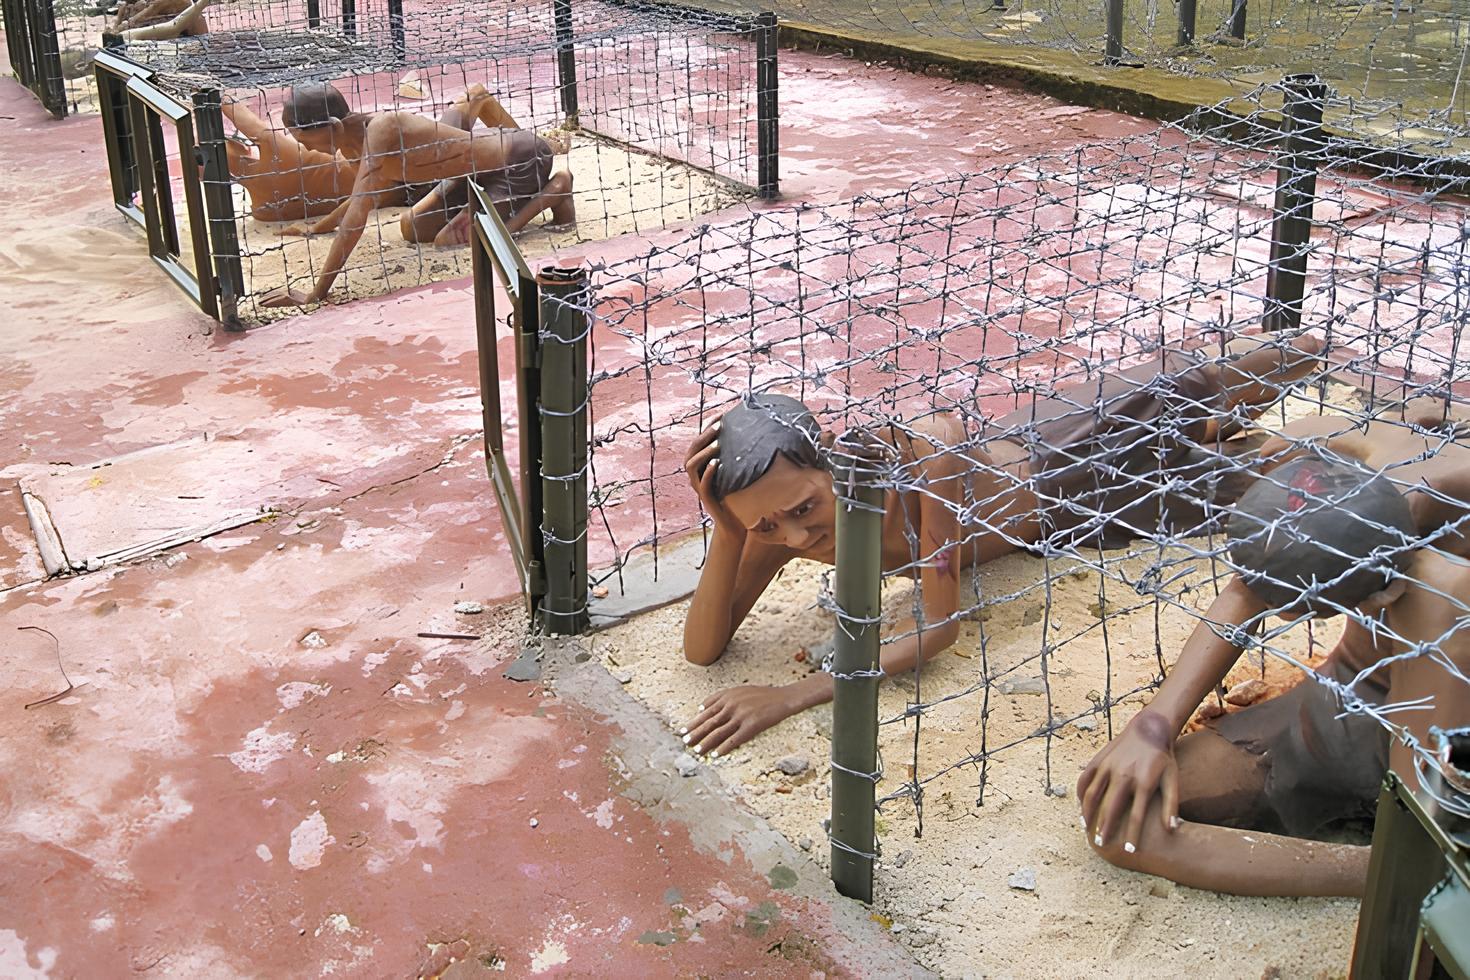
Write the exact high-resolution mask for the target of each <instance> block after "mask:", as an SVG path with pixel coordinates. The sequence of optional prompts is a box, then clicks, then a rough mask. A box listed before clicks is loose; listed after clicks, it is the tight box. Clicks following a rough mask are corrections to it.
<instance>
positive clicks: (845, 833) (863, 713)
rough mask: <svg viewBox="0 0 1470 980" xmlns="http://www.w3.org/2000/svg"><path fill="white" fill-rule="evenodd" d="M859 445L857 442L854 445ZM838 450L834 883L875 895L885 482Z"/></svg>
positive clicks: (869, 465) (866, 463) (854, 894)
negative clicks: (879, 665) (880, 607)
mask: <svg viewBox="0 0 1470 980" xmlns="http://www.w3.org/2000/svg"><path fill="white" fill-rule="evenodd" d="M854 448H855V447H854ZM860 453H861V450H857V452H853V453H848V452H845V451H844V450H843V447H842V445H841V443H839V444H838V447H837V449H835V450H834V456H833V461H834V464H835V465H834V466H833V473H832V482H833V487H834V488H835V489H836V491H837V495H838V506H837V540H836V548H837V554H836V567H837V571H836V583H835V585H834V593H835V598H836V600H837V630H836V632H835V634H834V636H833V640H834V642H833V651H832V826H831V843H832V882H833V884H835V885H836V886H837V890H838V891H839V892H841V893H842V894H843V895H846V896H847V897H848V898H855V899H858V900H859V901H863V902H870V901H872V899H873V858H874V853H873V852H874V848H875V839H874V810H873V805H874V798H875V795H876V789H877V787H876V781H877V776H876V773H877V770H878V637H879V632H878V631H879V624H878V615H879V599H880V593H881V591H882V587H883V488H882V486H881V485H880V484H879V481H878V477H879V475H880V472H881V470H880V467H879V464H878V463H876V462H875V461H874V460H872V459H868V458H864V457H863V456H862V455H860Z"/></svg>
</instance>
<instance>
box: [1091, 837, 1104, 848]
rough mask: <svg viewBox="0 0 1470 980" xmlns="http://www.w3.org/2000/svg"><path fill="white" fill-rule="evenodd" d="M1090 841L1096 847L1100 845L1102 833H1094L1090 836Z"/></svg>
mask: <svg viewBox="0 0 1470 980" xmlns="http://www.w3.org/2000/svg"><path fill="white" fill-rule="evenodd" d="M1092 842H1093V843H1094V844H1096V845H1097V846H1098V847H1102V834H1094V835H1093V837H1092Z"/></svg>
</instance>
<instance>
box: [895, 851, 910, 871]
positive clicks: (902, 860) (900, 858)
mask: <svg viewBox="0 0 1470 980" xmlns="http://www.w3.org/2000/svg"><path fill="white" fill-rule="evenodd" d="M913 856H914V852H913V851H900V852H899V853H898V855H897V856H896V857H894V859H893V866H894V867H895V868H901V867H903V866H904V865H905V864H908V863H909V859H910V858H912V857H913Z"/></svg>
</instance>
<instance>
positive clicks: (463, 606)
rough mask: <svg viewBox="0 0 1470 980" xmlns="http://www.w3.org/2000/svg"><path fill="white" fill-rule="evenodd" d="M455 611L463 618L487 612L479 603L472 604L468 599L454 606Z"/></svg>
mask: <svg viewBox="0 0 1470 980" xmlns="http://www.w3.org/2000/svg"><path fill="white" fill-rule="evenodd" d="M454 611H455V612H457V613H459V614H460V615H461V616H478V615H480V613H482V612H484V611H485V607H484V606H482V605H480V604H479V603H478V602H471V601H470V600H468V599H466V600H464V601H462V602H456V603H455V604H454Z"/></svg>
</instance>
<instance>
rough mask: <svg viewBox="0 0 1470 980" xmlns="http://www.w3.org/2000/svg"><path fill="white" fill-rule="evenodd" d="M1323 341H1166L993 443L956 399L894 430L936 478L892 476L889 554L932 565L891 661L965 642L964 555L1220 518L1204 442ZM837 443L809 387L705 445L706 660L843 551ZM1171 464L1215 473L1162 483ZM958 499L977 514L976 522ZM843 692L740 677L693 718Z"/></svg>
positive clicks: (723, 733) (724, 738)
mask: <svg viewBox="0 0 1470 980" xmlns="http://www.w3.org/2000/svg"><path fill="white" fill-rule="evenodd" d="M1320 349H1321V345H1320V343H1319V342H1318V341H1316V340H1315V339H1314V338H1311V337H1301V338H1298V339H1297V340H1296V341H1295V343H1294V344H1288V343H1286V342H1284V341H1282V342H1269V341H1267V342H1263V341H1262V340H1259V339H1246V340H1245V341H1244V342H1243V343H1241V344H1239V345H1238V346H1237V347H1236V348H1235V350H1234V351H1233V352H1232V354H1233V356H1232V357H1230V358H1229V359H1227V360H1225V361H1224V362H1223V363H1206V362H1204V358H1202V357H1200V356H1199V355H1198V354H1190V353H1188V352H1184V351H1172V352H1168V353H1166V354H1165V355H1164V356H1163V357H1162V358H1161V359H1159V360H1155V361H1154V362H1153V363H1150V364H1144V365H1141V366H1139V367H1136V368H1133V369H1130V370H1128V371H1124V372H1122V373H1121V374H1118V375H1111V376H1105V377H1102V378H1100V379H1099V380H1098V381H1096V382H1093V383H1092V384H1090V385H1085V386H1081V387H1077V388H1073V389H1071V390H1069V391H1066V392H1063V393H1061V394H1058V395H1057V396H1055V397H1053V398H1049V399H1042V400H1039V401H1038V402H1037V403H1036V404H1035V405H1029V406H1027V407H1026V408H1024V409H1021V410H1020V411H1017V412H1015V413H1013V414H1011V415H1010V416H1007V417H1005V418H1002V419H1000V420H997V421H994V422H991V423H990V424H989V426H988V427H987V430H986V431H985V432H983V433H982V436H981V438H980V440H978V443H979V444H978V445H975V444H974V443H972V441H971V440H970V438H969V436H968V435H967V434H966V433H965V431H964V428H963V426H962V424H961V423H960V421H959V420H958V419H956V418H955V417H953V416H950V415H937V416H934V417H932V418H930V419H928V420H926V421H925V422H924V424H923V425H922V426H919V427H913V428H910V429H908V430H906V431H899V430H898V428H897V427H894V429H893V431H891V432H889V433H888V434H887V435H886V436H885V437H884V438H883V441H884V442H885V443H886V444H887V445H888V446H889V447H890V448H891V450H892V452H893V454H894V455H895V456H896V457H897V460H898V464H899V466H900V467H902V471H903V474H904V477H905V480H906V482H910V483H913V484H922V485H926V486H927V492H924V491H918V490H914V491H907V492H903V493H900V492H898V491H896V490H889V491H888V492H887V494H886V497H885V500H884V518H883V567H884V569H885V570H887V571H894V570H898V569H906V570H908V571H909V574H913V575H916V577H918V578H919V579H920V582H921V584H922V591H923V619H924V623H923V628H922V629H917V628H916V626H915V624H914V622H913V621H911V620H910V621H906V622H904V623H901V624H900V625H899V626H898V627H897V630H898V631H899V632H900V633H903V634H907V635H905V636H903V638H902V639H900V640H898V641H896V642H894V643H891V644H885V645H884V647H883V653H882V669H883V671H884V673H886V674H894V673H901V672H904V671H908V670H912V669H913V668H914V666H915V665H916V664H918V663H922V662H924V661H927V660H929V659H931V658H932V657H934V656H935V655H937V654H938V653H940V652H941V651H943V650H945V649H946V648H948V647H949V646H950V645H951V644H953V643H954V641H955V639H956V638H957V637H958V635H959V629H960V623H959V617H958V616H957V615H956V614H957V612H958V610H959V601H960V570H961V569H962V568H965V567H967V566H970V565H973V564H977V563H981V562H986V561H989V560H990V559H992V558H996V557H998V556H1000V555H1003V554H1007V553H1009V552H1012V551H1015V550H1018V549H1020V548H1025V547H1030V546H1033V545H1036V544H1038V543H1039V542H1041V541H1042V540H1043V539H1047V540H1048V541H1050V542H1052V543H1054V544H1070V545H1074V546H1077V545H1081V544H1084V543H1087V542H1092V543H1093V546H1094V547H1095V546H1096V543H1097V542H1099V541H1119V542H1121V541H1126V540H1127V539H1130V538H1132V537H1136V536H1137V535H1138V534H1139V533H1146V532H1151V531H1153V530H1154V529H1155V528H1157V527H1158V526H1159V524H1160V521H1161V520H1162V521H1163V522H1164V523H1165V524H1166V525H1168V526H1170V527H1172V528H1174V529H1176V532H1177V533H1181V534H1188V533H1190V532H1191V531H1194V530H1197V529H1202V528H1203V527H1204V526H1205V525H1207V524H1208V523H1209V520H1210V518H1209V515H1207V514H1206V513H1205V509H1204V507H1203V506H1202V505H1201V503H1200V502H1199V499H1198V498H1203V497H1208V496H1209V495H1210V490H1209V488H1208V484H1209V481H1211V479H1212V478H1213V477H1212V473H1211V471H1212V469H1213V467H1212V465H1211V460H1212V459H1218V456H1211V455H1209V454H1204V453H1200V452H1198V451H1197V450H1196V448H1195V447H1198V446H1201V445H1207V444H1211V443H1213V442H1214V440H1216V439H1217V438H1219V437H1220V436H1221V435H1222V434H1224V433H1227V432H1228V431H1229V430H1230V429H1231V428H1232V427H1234V426H1238V425H1239V423H1240V422H1241V421H1242V419H1243V418H1245V417H1253V416H1255V415H1257V414H1259V413H1260V412H1261V411H1264V410H1265V408H1266V407H1268V406H1269V405H1270V404H1272V403H1273V402H1275V401H1276V400H1277V399H1278V398H1279V397H1280V396H1281V394H1282V392H1283V390H1284V386H1285V385H1286V384H1288V383H1290V382H1291V381H1294V380H1296V379H1298V378H1301V377H1302V376H1304V375H1306V374H1307V373H1308V372H1310V371H1311V370H1312V368H1313V366H1314V365H1315V364H1316V363H1317V354H1318V353H1319V352H1320ZM827 441H828V437H826V436H824V435H823V434H822V433H821V431H820V429H819V427H818V425H817V422H816V420H815V419H814V418H813V417H812V415H811V413H810V412H808V411H807V409H806V407H805V406H804V405H802V404H801V403H800V402H797V401H795V400H794V399H790V398H784V397H782V396H773V395H761V396H756V397H755V398H753V399H748V400H747V404H745V405H742V406H740V407H737V408H735V409H732V410H731V411H730V412H728V413H727V414H726V415H725V416H724V417H723V419H721V420H720V421H719V422H717V423H715V425H713V426H711V427H710V428H709V429H707V430H706V431H705V432H704V433H702V434H701V435H700V436H699V437H698V438H697V439H696V440H695V441H694V444H693V445H692V446H691V447H690V450H689V454H688V457H687V459H686V461H685V472H686V473H687V474H688V477H689V480H690V483H691V484H692V485H693V487H694V490H695V492H696V493H697V494H698V495H699V498H700V501H701V503H702V504H703V506H704V509H705V512H706V513H708V514H709V515H710V518H711V520H712V522H713V525H714V528H713V536H712V537H711V540H710V547H709V554H708V556H707V557H706V559H705V564H704V570H703V572H702V573H701V574H700V579H699V585H698V586H697V588H696V589H695V592H694V597H693V599H692V600H691V602H690V605H689V613H688V618H687V619H686V621H685V624H684V655H685V657H686V658H687V659H688V660H689V661H690V662H691V663H694V664H699V665H701V666H707V665H709V664H712V663H714V662H715V661H716V660H718V659H719V658H720V657H721V656H722V655H723V654H724V652H725V648H726V646H727V645H728V644H729V642H730V639H731V637H732V636H734V634H735V630H736V629H738V628H739V626H740V623H741V622H742V621H743V620H744V619H745V617H746V615H747V614H748V613H749V612H750V610H751V608H752V607H753V606H754V605H755V603H756V600H757V599H759V598H760V596H761V593H763V592H764V591H765V589H766V586H767V585H769V584H770V582H771V580H772V579H774V578H775V576H776V573H777V572H778V571H780V569H781V568H782V567H783V566H784V565H785V564H786V563H787V562H789V561H791V560H793V559H795V558H808V559H813V560H815V561H820V562H825V563H827V564H832V563H833V561H834V557H835V555H834V544H835V541H834V532H835V523H836V510H837V501H836V497H835V495H834V493H833V487H832V477H831V474H830V473H829V472H828V471H827V470H826V469H825V468H824V466H823V464H822V454H823V451H824V450H823V448H822V447H823V446H824V445H825V444H826V443H827ZM950 446H967V448H966V449H965V450H951V449H948V448H946V447H950ZM1165 472H1166V473H1167V474H1168V475H1169V476H1170V477H1173V478H1177V479H1180V480H1188V481H1191V482H1192V483H1195V484H1198V485H1199V488H1198V489H1195V490H1194V491H1193V492H1191V493H1185V494H1160V493H1157V492H1152V491H1156V489H1157V486H1158V484H1159V483H1160V482H1161V481H1160V479H1159V477H1160V474H1161V473H1165ZM960 513H968V514H971V515H973V517H972V519H971V521H970V522H969V524H967V525H966V526H964V527H961V526H960V523H959V520H958V516H957V515H958V514H960ZM910 533H912V535H913V536H914V540H916V541H917V555H915V554H913V553H912V551H911V545H910ZM831 698H832V678H831V677H830V676H829V675H828V674H826V673H824V672H817V673H814V674H812V675H811V676H810V677H807V678H805V679H803V680H801V681H797V682H796V683H794V684H790V685H786V686H784V687H769V686H764V685H748V686H743V687H737V688H732V689H730V690H727V691H722V692H720V693H719V694H717V695H715V696H714V697H712V698H710V699H708V700H707V701H705V703H704V704H703V705H701V706H700V712H699V714H698V716H697V717H696V718H695V719H694V720H693V721H692V722H690V723H689V725H688V726H686V727H685V728H684V729H683V730H682V731H681V734H683V735H684V736H685V742H686V743H687V744H689V745H691V746H692V747H694V749H695V750H696V751H699V752H707V753H710V754H711V755H712V756H713V755H718V754H719V753H723V752H728V751H729V750H730V749H733V748H735V747H736V746H738V745H740V744H742V743H744V742H746V741H748V740H749V739H751V738H753V737H754V736H755V735H756V734H757V733H759V732H761V731H764V730H765V729H767V728H769V727H771V726H772V725H774V724H776V723H778V722H780V721H781V720H783V719H785V718H787V717H789V716H791V715H793V714H795V713H797V712H799V711H802V710H805V709H806V708H808V707H811V706H813V705H816V704H821V703H824V702H826V701H829V700H831Z"/></svg>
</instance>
